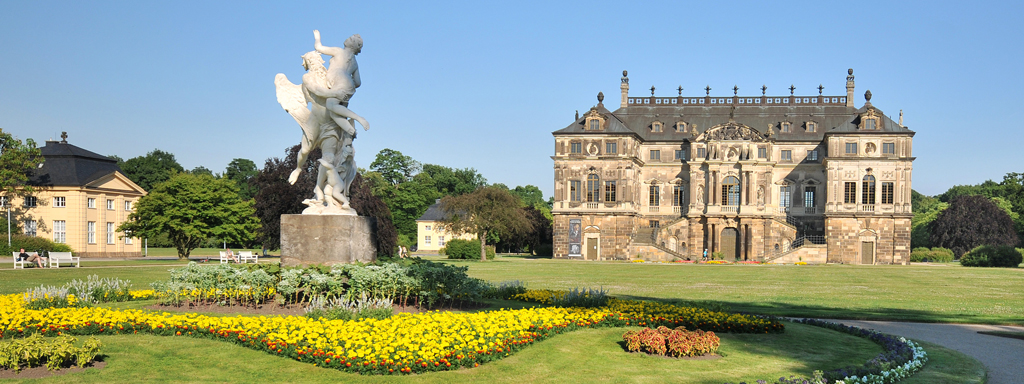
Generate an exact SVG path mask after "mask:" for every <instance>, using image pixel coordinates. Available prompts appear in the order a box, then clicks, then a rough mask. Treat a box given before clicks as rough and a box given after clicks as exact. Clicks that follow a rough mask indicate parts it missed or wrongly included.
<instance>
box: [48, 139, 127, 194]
mask: <svg viewBox="0 0 1024 384" xmlns="http://www.w3.org/2000/svg"><path fill="white" fill-rule="evenodd" d="M39 151H40V152H41V153H42V155H43V158H44V159H45V161H43V166H42V167H41V168H37V169H35V170H34V171H33V172H32V174H31V175H30V176H29V181H28V183H29V185H33V186H40V187H52V186H79V187H80V186H84V185H86V184H89V183H90V182H93V181H95V180H96V179H99V178H101V177H103V176H106V175H109V174H111V173H114V172H120V171H121V168H120V167H118V166H117V161H116V160H114V159H111V158H109V157H106V156H103V155H100V154H97V153H95V152H90V151H87V150H85V149H82V148H79V147H76V146H74V145H71V144H68V143H67V142H66V141H47V142H46V146H45V147H42V148H40V149H39Z"/></svg>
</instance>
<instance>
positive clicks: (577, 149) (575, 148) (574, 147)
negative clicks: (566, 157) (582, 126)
mask: <svg viewBox="0 0 1024 384" xmlns="http://www.w3.org/2000/svg"><path fill="white" fill-rule="evenodd" d="M569 153H583V143H580V142H574V143H570V144H569Z"/></svg>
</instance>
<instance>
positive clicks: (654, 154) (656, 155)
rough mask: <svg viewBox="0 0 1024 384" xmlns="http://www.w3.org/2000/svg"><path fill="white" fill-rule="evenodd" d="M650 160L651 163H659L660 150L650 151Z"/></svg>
mask: <svg viewBox="0 0 1024 384" xmlns="http://www.w3.org/2000/svg"><path fill="white" fill-rule="evenodd" d="M650 160H651V161H661V150H658V149H652V150H651V156H650Z"/></svg>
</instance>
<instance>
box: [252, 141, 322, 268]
mask: <svg viewBox="0 0 1024 384" xmlns="http://www.w3.org/2000/svg"><path fill="white" fill-rule="evenodd" d="M299 148H300V146H299V145H295V146H293V147H290V148H288V149H287V150H285V157H284V159H281V158H276V157H275V158H270V159H267V161H266V163H264V165H263V169H262V170H261V171H260V172H259V173H257V174H256V177H255V178H254V179H253V185H254V186H255V188H256V194H255V196H254V200H255V208H256V217H258V218H259V220H260V224H261V227H262V231H260V242H262V243H263V246H264V247H265V248H268V249H280V248H281V215H286V214H296V213H302V210H303V209H305V208H306V205H305V204H303V203H302V201H303V200H305V199H308V198H311V197H313V188H315V187H316V175H317V172H316V171H317V165H316V160H315V159H319V158H320V149H314V150H313V151H311V152H310V154H309V157H308V158H307V160H306V164H304V165H303V169H302V173H301V174H300V175H299V179H298V180H297V181H296V182H295V184H289V183H288V175H289V174H291V172H292V170H294V169H295V161H296V155H297V154H298V152H299Z"/></svg>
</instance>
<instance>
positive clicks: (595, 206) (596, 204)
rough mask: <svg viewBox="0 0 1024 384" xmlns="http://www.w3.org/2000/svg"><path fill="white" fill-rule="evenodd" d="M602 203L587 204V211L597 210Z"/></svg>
mask: <svg viewBox="0 0 1024 384" xmlns="http://www.w3.org/2000/svg"><path fill="white" fill-rule="evenodd" d="M598 205H601V203H587V209H597V206H598Z"/></svg>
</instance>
